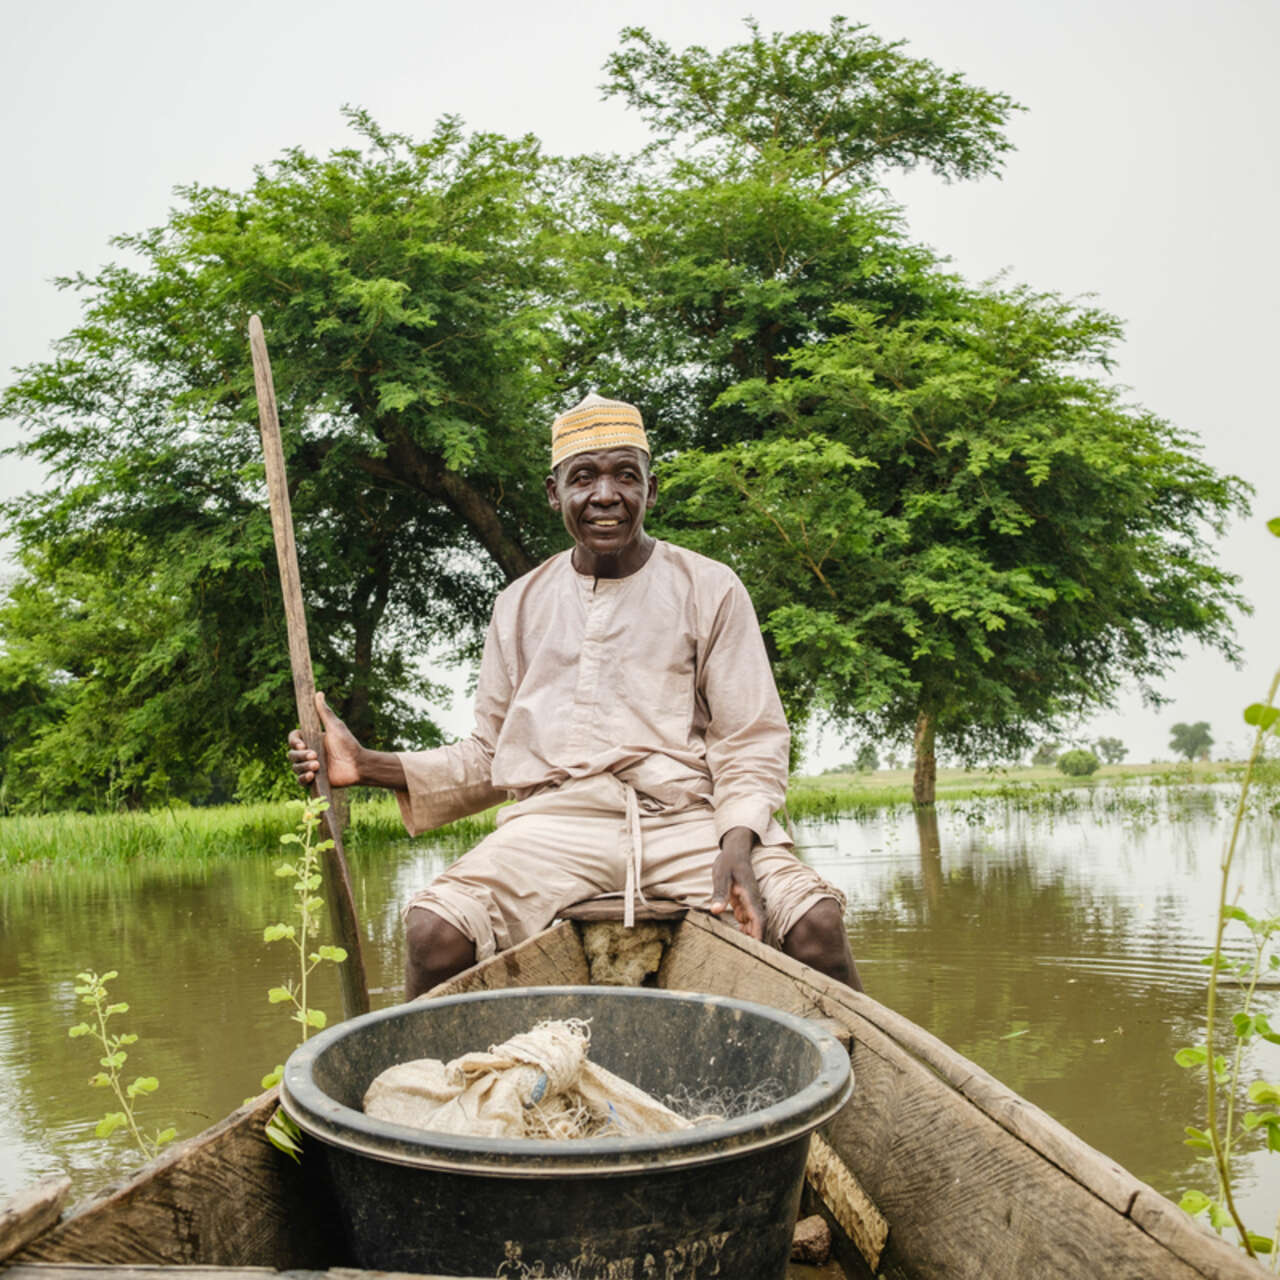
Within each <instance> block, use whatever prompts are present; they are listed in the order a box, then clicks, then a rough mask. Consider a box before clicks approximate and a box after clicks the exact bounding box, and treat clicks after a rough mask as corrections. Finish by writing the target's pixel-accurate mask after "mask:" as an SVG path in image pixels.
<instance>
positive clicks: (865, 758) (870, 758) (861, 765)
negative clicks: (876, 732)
mask: <svg viewBox="0 0 1280 1280" xmlns="http://www.w3.org/2000/svg"><path fill="white" fill-rule="evenodd" d="M854 765H855V766H856V767H857V770H858V772H859V773H874V772H875V771H876V770H877V769H878V768H879V767H880V756H879V755H878V754H877V752H876V749H875V747H873V746H872V745H871V743H869V742H864V743H863V744H862V746H860V747H859V748H858V754H857V755H856V756H855V757H854Z"/></svg>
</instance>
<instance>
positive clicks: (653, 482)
mask: <svg viewBox="0 0 1280 1280" xmlns="http://www.w3.org/2000/svg"><path fill="white" fill-rule="evenodd" d="M648 490H649V496H648V497H647V498H645V500H644V509H645V510H646V511H652V510H653V504H654V503H655V502H657V500H658V477H657V476H655V475H654V474H653V472H652V471H650V472H649V485H648Z"/></svg>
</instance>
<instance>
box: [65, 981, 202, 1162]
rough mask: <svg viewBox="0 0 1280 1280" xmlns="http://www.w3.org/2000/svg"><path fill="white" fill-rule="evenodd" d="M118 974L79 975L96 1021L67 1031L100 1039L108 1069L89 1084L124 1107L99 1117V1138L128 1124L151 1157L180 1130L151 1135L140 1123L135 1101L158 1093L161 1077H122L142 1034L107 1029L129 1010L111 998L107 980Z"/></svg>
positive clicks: (103, 1064) (80, 992)
mask: <svg viewBox="0 0 1280 1280" xmlns="http://www.w3.org/2000/svg"><path fill="white" fill-rule="evenodd" d="M117 977H119V974H118V973H117V972H116V971H115V970H114V969H111V970H109V971H108V972H107V973H105V974H103V975H102V976H101V977H99V976H98V975H97V974H95V973H93V972H92V971H86V972H84V973H80V974H77V975H76V978H77V982H78V984H79V985H77V987H76V993H77V994H78V995H79V996H80V998H81V1003H82V1004H86V1005H89V1006H90V1007H91V1008H92V1009H93V1013H94V1022H92V1023H90V1022H79V1023H76V1025H75V1026H73V1027H71V1028H70V1030H69V1031H68V1033H67V1034H68V1035H69V1036H70V1037H71V1038H72V1039H79V1038H81V1037H82V1036H87V1035H92V1036H94V1037H95V1038H96V1039H97V1041H98V1044H99V1045H100V1046H101V1048H102V1050H103V1056H102V1057H101V1058H99V1060H98V1063H99V1065H100V1066H101V1067H103V1068H105V1069H104V1070H102V1071H98V1072H95V1073H94V1074H93V1075H92V1076H90V1077H89V1086H90V1088H93V1089H110V1090H111V1091H112V1092H113V1093H114V1094H115V1098H116V1101H117V1103H118V1104H119V1106H120V1110H118V1111H109V1112H108V1113H107V1114H106V1115H104V1116H103V1117H102V1119H101V1120H99V1121H98V1123H97V1126H96V1127H95V1129H94V1132H95V1133H96V1134H97V1136H98V1137H99V1138H109V1137H110V1136H111V1135H112V1134H113V1133H115V1132H116V1130H117V1129H121V1128H127V1129H128V1130H129V1132H130V1134H131V1135H132V1137H133V1140H134V1143H135V1144H136V1145H137V1147H138V1149H139V1150H140V1151H141V1152H142V1153H143V1155H144V1156H146V1157H147V1158H150V1157H152V1156H154V1155H155V1154H156V1152H157V1151H158V1150H159V1149H160V1147H161V1146H163V1145H164V1144H165V1143H166V1142H169V1141H171V1140H172V1139H173V1137H174V1136H175V1134H176V1132H177V1131H176V1130H175V1129H172V1128H167V1129H163V1130H160V1131H159V1132H157V1133H156V1134H154V1135H153V1136H152V1137H150V1138H148V1137H147V1136H146V1135H145V1134H143V1133H142V1131H141V1130H140V1129H139V1127H138V1123H137V1119H136V1117H135V1113H134V1104H135V1102H137V1101H138V1100H139V1099H142V1098H147V1097H149V1096H150V1095H151V1094H153V1093H155V1092H156V1091H157V1090H158V1089H159V1088H160V1081H159V1080H158V1079H157V1078H156V1077H155V1076H135V1077H134V1079H133V1080H132V1081H131V1082H130V1083H129V1084H128V1085H124V1084H123V1083H122V1081H121V1079H120V1068H121V1067H122V1066H124V1064H125V1062H126V1061H127V1060H128V1057H129V1055H128V1053H127V1052H126V1051H125V1049H124V1047H123V1046H125V1045H132V1044H134V1043H136V1042H137V1039H138V1037H137V1036H136V1035H135V1034H133V1033H131V1032H121V1033H119V1034H112V1033H111V1032H109V1031H108V1029H107V1022H108V1020H109V1019H110V1018H112V1017H115V1016H116V1015H118V1014H122V1013H127V1012H128V1011H129V1006H128V1004H127V1003H125V1002H124V1001H123V1000H117V1001H115V1002H112V1001H111V999H110V996H109V993H108V990H107V983H108V982H109V981H113V980H114V979H116V978H117ZM95 1024H96V1025H95Z"/></svg>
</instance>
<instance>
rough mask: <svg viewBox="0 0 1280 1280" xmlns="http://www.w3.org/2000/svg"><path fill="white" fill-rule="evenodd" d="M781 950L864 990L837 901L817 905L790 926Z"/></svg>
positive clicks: (832, 899)
mask: <svg viewBox="0 0 1280 1280" xmlns="http://www.w3.org/2000/svg"><path fill="white" fill-rule="evenodd" d="M782 949H783V951H784V952H786V954H787V955H789V956H791V957H792V959H794V960H799V961H800V962H801V963H802V964H807V965H809V966H810V968H813V969H817V970H818V972H819V973H825V974H826V975H827V977H829V978H834V979H835V980H836V981H837V982H843V983H844V984H845V986H847V987H852V988H853V989H854V990H855V991H861V990H862V979H861V978H860V977H858V966H857V965H856V964H854V962H853V952H852V951H851V950H850V949H849V935H848V934H847V933H846V932H845V930H844V915H843V913H842V912H841V910H840V904H839V903H838V902H837V901H836V900H835V899H834V898H823V899H822V901H821V902H816V903H814V905H813V906H812V907H810V908H809V910H808V911H806V912H805V913H804V915H802V916H801V917H800V919H799V920H797V921H796V922H795V924H794V925H792V927H791V932H790V933H788V934H787V936H786V937H785V938H783V940H782Z"/></svg>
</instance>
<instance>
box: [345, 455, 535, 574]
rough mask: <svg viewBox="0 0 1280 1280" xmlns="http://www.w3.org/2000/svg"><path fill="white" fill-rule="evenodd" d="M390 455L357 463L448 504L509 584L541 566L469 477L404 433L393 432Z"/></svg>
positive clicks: (366, 457)
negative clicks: (419, 445) (507, 528)
mask: <svg viewBox="0 0 1280 1280" xmlns="http://www.w3.org/2000/svg"><path fill="white" fill-rule="evenodd" d="M386 440H387V452H386V456H385V457H382V458H375V457H372V456H370V455H368V454H363V455H356V456H355V457H353V458H352V459H351V461H352V464H353V465H354V466H357V467H359V468H360V470H362V471H363V472H365V474H366V475H370V476H374V477H375V478H377V479H379V480H383V481H386V482H389V483H391V484H399V485H404V486H406V487H408V488H410V489H416V490H417V491H418V492H419V493H424V494H426V495H427V496H428V497H431V498H434V499H436V501H438V502H443V503H444V505H445V506H447V507H448V508H449V509H450V510H451V511H452V512H453V513H454V515H456V516H458V517H459V518H460V519H462V520H463V521H464V522H465V523H466V524H467V525H468V527H469V528H470V529H471V532H472V533H473V534H474V535H475V538H476V541H477V542H479V543H480V545H481V546H482V547H483V548H484V549H485V551H486V552H488V554H489V555H490V556H491V557H492V558H493V562H494V563H495V564H496V565H497V566H498V568H499V569H501V570H502V572H503V573H504V574H505V575H506V577H507V580H508V581H512V580H513V579H515V578H518V577H520V576H521V574H525V573H528V572H529V570H530V569H533V568H536V567H537V563H538V562H537V561H536V560H534V559H533V557H532V556H530V555H529V553H528V552H527V551H526V550H525V549H524V547H522V546H521V545H520V541H519V539H518V538H517V537H515V536H514V535H513V534H510V533H508V532H507V530H506V528H505V527H504V526H503V523H502V517H501V516H500V515H499V514H498V511H497V509H496V508H495V507H494V505H493V503H492V502H490V501H489V499H488V498H486V497H485V495H484V494H482V493H481V492H480V491H479V490H478V489H477V488H475V486H474V485H472V484H471V483H470V481H468V480H467V478H466V477H465V476H463V475H460V474H459V473H458V472H456V471H450V470H449V468H448V467H446V466H445V465H444V461H443V459H441V458H439V457H437V456H435V455H433V454H429V453H427V452H426V451H425V450H423V449H421V448H419V447H418V445H417V444H415V443H414V442H413V441H412V440H410V439H408V438H407V437H406V436H405V435H403V434H402V433H400V434H395V433H387V435H386Z"/></svg>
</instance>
